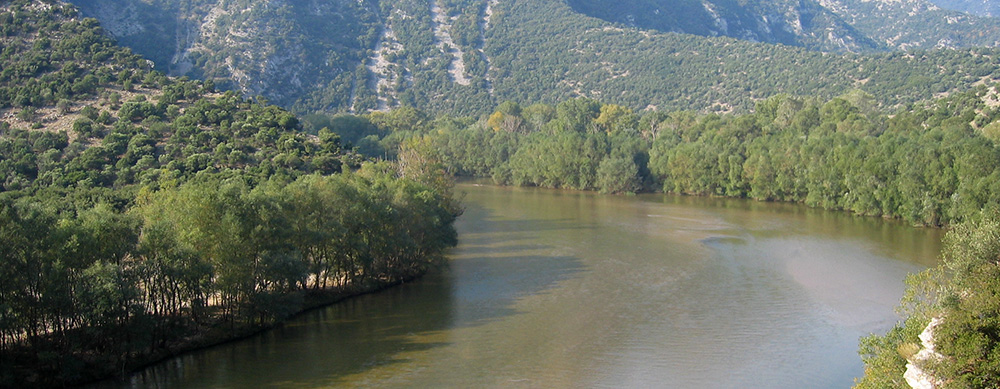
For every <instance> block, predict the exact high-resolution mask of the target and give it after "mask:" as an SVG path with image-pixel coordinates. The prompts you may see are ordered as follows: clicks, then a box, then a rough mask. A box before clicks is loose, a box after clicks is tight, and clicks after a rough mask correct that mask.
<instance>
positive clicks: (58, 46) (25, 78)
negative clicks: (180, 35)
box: [0, 1, 460, 387]
mask: <svg viewBox="0 0 1000 389" xmlns="http://www.w3.org/2000/svg"><path fill="white" fill-rule="evenodd" d="M0 20H3V21H4V23H3V24H2V32H3V36H2V37H0V42H2V43H3V47H2V52H3V55H4V62H3V67H2V68H0V69H2V70H0V77H2V78H0V113H6V115H4V116H3V118H4V120H3V121H0V247H3V250H0V280H2V282H0V359H2V360H3V363H2V365H0V386H3V387H8V386H11V387H26V386H61V385H65V384H68V383H80V382H85V381H88V380H93V379H95V378H100V377H106V376H110V375H113V374H118V373H121V372H123V371H128V370H129V369H132V368H135V367H138V366H141V365H142V364H145V363H149V362H151V361H154V360H156V359H157V358H163V357H165V356H169V355H171V354H172V353H175V352H178V351H183V350H185V349H190V348H191V347H197V346H200V345H205V344H211V343H214V342H219V341H223V340H225V339H229V338H232V337H234V336H242V335H245V334H247V333H250V332H252V331H256V330H259V329H260V328H264V327H266V326H269V325H272V324H273V323H275V322H277V321H280V320H282V319H284V318H285V317H287V316H288V315H290V314H294V313H296V312H299V311H300V310H301V309H303V308H305V307H308V306H313V305H316V304H321V303H324V302H329V301H332V300H333V299H336V298H340V297H343V296H345V295H349V294H351V293H359V292H363V291H370V290H373V289H375V288H380V287H383V286H385V285H390V284H393V283H396V282H399V281H401V280H406V279H410V278H413V277H416V276H419V275H421V274H422V273H423V272H424V271H426V270H427V269H428V268H429V267H430V266H431V265H433V264H434V263H436V262H437V261H438V260H439V259H440V257H441V255H442V252H443V250H444V249H445V248H447V247H449V246H451V245H454V244H455V239H456V236H455V231H454V229H453V228H452V221H453V220H454V219H455V218H456V217H457V215H458V214H459V213H460V209H459V207H458V205H457V204H456V203H455V202H454V200H452V198H451V193H450V189H449V188H450V186H449V182H448V180H447V179H446V178H445V176H444V175H443V173H444V172H443V171H442V169H441V168H440V167H439V163H438V162H437V159H436V157H435V155H434V154H433V152H432V151H431V150H429V149H427V148H426V147H423V146H421V145H420V144H417V143H414V144H412V145H410V146H407V147H405V148H404V151H403V152H399V153H397V154H398V161H399V162H398V163H396V164H390V163H387V162H381V163H372V162H363V161H362V159H361V158H360V156H358V155H357V154H354V153H352V152H349V151H347V152H345V151H344V150H342V149H341V145H340V138H339V136H338V135H336V134H335V133H333V132H331V131H329V130H328V129H319V130H318V131H313V133H312V134H307V133H306V132H304V131H302V128H301V125H300V124H299V121H298V119H297V118H296V117H295V116H294V115H292V114H291V113H289V112H287V111H285V110H283V109H281V108H278V107H276V106H272V105H268V104H266V103H264V102H263V101H259V100H258V101H249V100H245V99H243V98H240V97H238V96H236V94H235V93H233V92H227V93H224V94H220V93H216V92H214V86H213V85H212V83H211V82H205V83H203V82H200V81H190V80H186V79H173V78H169V77H166V76H165V75H163V74H162V73H160V72H158V71H154V70H152V69H151V68H150V66H149V65H148V64H147V62H146V61H145V60H142V59H140V57H138V56H135V55H133V54H132V53H131V52H129V51H128V50H127V49H122V48H119V47H117V46H115V45H114V44H113V42H112V41H111V40H110V39H109V38H108V37H107V35H106V34H104V33H103V31H102V30H101V28H100V27H99V26H98V24H97V22H96V21H95V20H93V19H78V18H77V16H76V12H75V10H74V9H73V8H71V7H68V6H65V5H61V4H59V3H48V2H38V1H9V2H3V3H0ZM25 127H30V128H31V129H25Z"/></svg>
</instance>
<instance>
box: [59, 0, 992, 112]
mask: <svg viewBox="0 0 1000 389" xmlns="http://www.w3.org/2000/svg"><path fill="white" fill-rule="evenodd" d="M830 1H838V2H837V3H836V4H834V3H831V2H824V3H823V4H819V3H813V2H810V1H809V0H801V1H786V0H783V1H781V2H777V3H766V4H769V5H764V4H765V3H764V2H753V1H750V2H724V1H721V0H719V1H716V2H713V3H704V2H702V3H698V2H692V1H686V2H680V3H677V4H679V5H678V6H676V7H673V8H671V7H668V6H669V5H670V4H668V2H662V1H648V2H640V1H639V0H628V1H626V2H624V3H622V4H621V5H620V6H605V7H604V8H606V9H605V10H604V12H605V13H604V14H602V18H603V19H604V20H602V19H601V18H595V17H591V16H588V15H586V14H584V13H581V11H586V12H590V13H594V12H596V11H594V10H597V9H601V8H600V7H599V6H600V5H607V4H609V3H605V2H598V1H596V0H571V1H570V2H569V3H564V2H552V1H545V0H520V1H510V0H433V1H430V0H382V1H379V2H377V3H376V2H372V1H368V0H361V1H346V0H338V1H332V2H319V1H307V2H286V1H278V0H270V1H249V0H232V1H220V0H192V1H189V2H180V1H178V0H124V1H112V0H75V1H74V2H75V3H77V4H79V5H80V7H81V9H82V12H83V14H84V15H92V16H96V17H98V18H103V19H104V20H107V21H108V22H109V23H110V25H109V27H108V30H109V31H111V32H112V33H113V34H114V35H115V36H116V37H118V38H119V39H120V41H121V42H122V43H124V44H126V45H129V46H130V47H132V48H133V49H134V50H136V51H137V52H139V53H142V54H144V55H146V56H147V57H148V58H151V59H153V60H154V61H155V62H156V64H157V67H158V68H159V69H162V70H165V71H170V72H171V73H173V74H174V75H190V76H193V77H204V78H209V79H213V80H215V81H216V84H217V85H220V86H222V87H228V88H233V89H237V90H240V91H242V92H243V93H244V94H246V95H250V96H254V95H262V96H264V97H266V98H267V99H269V100H270V101H271V102H273V103H276V104H279V105H282V106H285V107H289V108H291V109H293V110H295V111H298V112H302V113H309V112H366V111H370V110H384V109H388V108H392V107H397V106H401V105H408V106H414V107H419V108H421V109H425V110H429V111H433V112H450V113H454V114H469V113H484V112H487V111H489V110H490V109H491V108H492V107H493V106H495V105H496V104H497V103H499V102H502V101H505V100H515V101H521V102H535V101H541V102H556V101H560V100H564V99H566V98H571V97H577V96H584V97H592V98H597V99H601V100H604V101H608V102H615V103H618V104H624V105H628V106H631V107H633V108H637V109H641V108H662V109H695V110H703V111H729V110H738V111H747V110H750V109H752V107H753V104H754V102H755V101H756V100H758V99H761V98H765V97H768V96H772V95H774V94H778V93H790V94H794V95H817V96H819V97H822V98H830V97H833V96H836V95H839V94H842V93H844V92H845V91H847V90H849V89H860V90H863V91H866V92H868V93H870V94H872V95H874V96H875V98H876V100H877V102H878V103H880V104H881V105H883V106H890V107H891V106H897V105H899V104H906V103H910V102H914V101H918V100H922V99H927V98H930V97H933V96H934V95H935V94H936V93H945V92H948V91H951V90H954V89H956V88H957V89H962V88H967V87H968V86H969V85H971V84H973V83H976V82H979V81H981V80H983V79H984V77H985V78H990V77H993V75H994V73H997V75H998V76H1000V72H998V71H997V69H996V66H995V65H994V64H996V63H997V62H998V61H997V60H996V59H997V55H996V51H995V50H992V49H990V50H979V49H977V50H975V52H974V53H973V55H968V53H967V52H959V51H950V50H941V51H933V52H927V53H924V52H913V53H911V54H899V53H892V54H879V53H874V54H870V55H863V56H861V55H851V54H846V55H833V54H822V53H820V52H817V51H813V50H806V49H805V48H814V49H820V50H834V49H843V50H859V51H870V50H871V49H875V48H884V47H894V46H890V45H888V44H883V43H880V42H883V41H886V42H895V43H900V42H902V43H900V44H903V43H906V44H909V46H907V47H924V46H935V45H937V43H934V44H931V43H930V42H931V41H932V39H930V38H921V37H918V36H915V35H914V36H911V35H906V36H905V37H902V38H899V39H896V40H892V39H888V38H885V37H880V38H878V39H871V38H868V35H867V34H869V33H868V32H865V31H866V30H865V29H862V28H861V27H858V26H867V27H865V28H867V29H869V30H877V31H882V30H878V28H876V27H878V26H876V25H875V24H874V19H872V18H863V17H862V16H859V14H858V13H857V12H855V11H853V10H854V8H851V7H855V6H857V7H861V6H867V7H876V3H875V2H872V3H870V4H869V3H864V4H861V3H862V2H857V4H856V3H854V1H855V0H830ZM907 1H908V2H907V3H906V4H910V3H914V2H915V1H916V0H907ZM858 4H861V5H858ZM877 4H883V3H877ZM901 4H902V3H901ZM914 4H916V3H914ZM921 4H923V3H921ZM834 5H836V6H837V7H839V8H837V7H834V8H836V9H834V8H831V7H833V6H834ZM661 6H662V7H661ZM574 7H576V9H574ZM699 7H700V8H699ZM584 8H586V9H584ZM876 8H877V7H876ZM883 8H885V7H883ZM890 8H891V7H890ZM890 8H885V9H887V10H891V11H892V12H890V13H887V14H886V15H890V14H891V15H890V16H892V17H895V16H893V15H897V13H898V12H897V11H899V12H902V11H901V10H903V8H899V7H896V8H891V9H890ZM667 9H671V10H674V11H671V12H667V11H666V10H667ZM587 10H589V11H587ZM657 10H661V12H660V13H659V15H661V16H662V17H664V18H667V17H668V16H669V17H670V18H672V19H670V20H673V21H678V22H683V23H687V24H683V26H684V28H680V27H678V28H673V27H670V25H669V23H667V22H666V21H664V20H666V19H663V20H660V19H656V18H654V16H655V15H657V13H656V12H655V11H657ZM678 10H679V11H678ZM709 10H712V12H714V13H715V14H717V16H718V18H714V16H712V12H709ZM931 11H933V12H938V11H939V10H930V9H929V8H928V11H927V12H931ZM885 12H889V11H885ZM942 12H943V11H942ZM109 15H110V16H109ZM628 15H633V16H635V15H643V16H642V17H635V18H633V19H634V23H632V24H634V25H635V27H631V25H630V24H628V23H623V22H621V21H620V18H623V17H624V18H626V21H627V19H628V18H627V17H628ZM670 15H673V16H670ZM918 15H922V14H919V13H918ZM887 17H888V16H887ZM616 18H618V19H616ZM643 18H646V19H643ZM712 18H714V19H712ZM848 18H853V19H848ZM710 19H711V20H710ZM608 20H619V21H617V22H614V23H613V22H609V21H608ZM921 20H923V19H921ZM977 20H978V19H977ZM668 21H669V20H668ZM660 22H663V23H665V24H662V25H661V24H656V23H660ZM862 22H864V23H868V24H864V23H862ZM705 23H714V24H711V25H710V26H707V27H706V25H705ZM761 23H764V24H761ZM851 23H857V25H855V24H851ZM915 23H916V22H913V23H911V24H910V25H911V26H912V25H914V24H915ZM890 24H891V23H890ZM713 26H714V27H713ZM963 26H965V25H963ZM722 27H725V28H722ZM887 28H888V27H887ZM963 28H965V27H963ZM970 28H971V27H970ZM674 30H677V31H687V30H690V31H688V32H695V33H704V34H707V35H712V34H713V33H720V34H721V32H726V31H728V32H729V33H730V35H733V34H735V35H743V38H748V39H755V40H762V41H773V42H776V43H783V44H782V45H773V44H765V43H754V42H749V41H747V40H741V39H734V38H729V37H701V36H695V35H691V34H679V33H672V32H663V31H674ZM768 31H769V32H768ZM877 31H876V32H877ZM980 31H983V32H984V37H985V38H983V39H991V38H989V37H990V36H991V35H990V34H989V33H988V32H989V30H988V29H980ZM881 33H882V34H883V35H886V36H888V35H891V34H892V33H893V32H892V30H884V31H882V32H881ZM956 36H958V35H956ZM921 39H923V40H921ZM918 41H919V42H918ZM939 41H940V39H939V40H938V41H936V42H939ZM913 42H918V43H919V44H918V43H913ZM920 42H922V43H920ZM949 42H953V43H955V42H957V43H962V42H966V41H964V40H960V39H958V38H955V39H952V40H950V41H949ZM786 44H787V45H793V46H803V47H793V46H787V45H786ZM164 47H167V48H171V49H170V50H167V51H166V52H164V50H163V48H164ZM997 78H1000V77H997Z"/></svg>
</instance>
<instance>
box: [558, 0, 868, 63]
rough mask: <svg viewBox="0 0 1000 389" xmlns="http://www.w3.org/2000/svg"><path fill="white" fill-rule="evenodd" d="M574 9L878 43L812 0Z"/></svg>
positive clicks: (776, 35) (658, 1) (632, 20)
mask: <svg viewBox="0 0 1000 389" xmlns="http://www.w3.org/2000/svg"><path fill="white" fill-rule="evenodd" d="M567 3H568V4H569V5H570V6H571V7H573V9H574V10H576V11H578V12H580V13H583V14H586V15H591V16H594V17H597V18H599V19H603V20H606V21H610V22H614V23H621V24H624V25H627V26H629V27H636V28H641V29H652V30H658V31H670V32H682V33H689V34H694V35H701V36H728V37H733V38H737V39H743V40H749V41H755V42H766V43H781V44H786V45H792V46H803V47H807V48H809V49H814V50H820V51H851V52H858V51H872V50H876V49H881V48H882V47H881V46H880V45H879V43H877V42H875V41H874V40H872V39H870V38H868V37H867V36H865V35H863V34H861V33H860V32H858V31H856V30H855V29H854V27H852V26H850V25H849V24H847V23H845V22H844V21H843V20H841V19H840V17H839V16H837V15H836V14H834V13H833V12H831V11H830V10H827V9H826V8H824V7H823V6H821V5H820V4H819V3H816V2H815V1H808V0H781V1H766V2H765V1H758V2H736V1H731V0H714V1H703V0H686V1H675V0H652V1H649V0H625V1H621V2H618V3H617V4H615V5H614V6H612V5H611V4H609V3H608V2H607V1H606V0H568V1H567Z"/></svg>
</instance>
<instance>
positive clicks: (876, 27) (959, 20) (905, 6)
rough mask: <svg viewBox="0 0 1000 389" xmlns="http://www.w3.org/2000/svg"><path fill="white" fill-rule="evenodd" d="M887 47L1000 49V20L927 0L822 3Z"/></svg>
mask: <svg viewBox="0 0 1000 389" xmlns="http://www.w3.org/2000/svg"><path fill="white" fill-rule="evenodd" d="M821 2H822V4H823V5H824V6H825V7H826V8H827V9H830V10H832V11H833V12H835V13H837V14H838V15H839V16H840V17H841V18H843V19H844V20H845V21H847V22H848V23H850V24H851V25H852V26H854V27H855V28H857V29H858V30H859V31H861V32H863V33H864V34H866V35H867V36H869V37H871V38H872V39H874V40H877V41H879V42H882V43H883V44H885V45H886V46H887V47H891V48H895V49H902V50H909V49H932V48H941V47H944V48H961V47H972V46H990V47H995V46H998V45H1000V20H998V19H994V18H985V17H978V16H973V15H969V14H966V13H963V12H958V11H951V10H944V9H941V8H938V7H937V6H936V5H934V4H932V3H930V2H929V1H926V0H897V1H892V0H822V1H821Z"/></svg>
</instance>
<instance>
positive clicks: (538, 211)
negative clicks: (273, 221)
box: [126, 184, 941, 388]
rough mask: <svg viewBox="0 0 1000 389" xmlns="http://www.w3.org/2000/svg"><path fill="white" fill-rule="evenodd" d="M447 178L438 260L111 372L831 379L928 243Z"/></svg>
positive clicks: (359, 381)
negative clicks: (449, 191)
mask: <svg viewBox="0 0 1000 389" xmlns="http://www.w3.org/2000/svg"><path fill="white" fill-rule="evenodd" d="M459 189H460V191H463V192H466V193H467V195H466V197H465V200H464V204H465V207H466V212H465V215H463V216H462V218H461V219H460V220H459V222H458V224H457V228H458V230H459V233H460V243H459V246H458V247H457V248H455V249H454V250H453V251H452V252H451V255H450V258H451V260H450V262H449V264H448V266H447V267H445V268H443V269H441V270H440V271H436V272H432V274H430V275H429V276H427V277H425V278H424V279H423V280H420V281H418V282H414V283H411V284H407V285H403V286H401V287H397V288H393V289H390V290H388V291H385V292H382V293H378V294H374V295H368V296H363V297H360V298H356V299H352V300H349V301H347V302H345V303H341V304H337V305H334V306H331V307H329V308H325V309H321V310H317V311H314V312H310V313H307V314H305V315H302V316H300V317H298V318H296V319H295V320H293V321H291V322H289V323H287V324H285V325H284V326H282V327H281V328H279V329H276V330H274V331H269V332H267V333H265V334H263V335H261V336H257V337H254V338H251V339H248V340H245V341H241V342H236V343H232V344H228V345H224V346H220V347H216V348H212V349H208V350H203V351H199V352H195V353H191V354H187V355H184V356H182V357H179V358H176V359H173V360H170V361H167V362H165V363H162V364H160V365H157V366H154V367H152V368H149V369H146V370H144V371H142V372H139V373H137V374H135V375H133V376H132V377H131V378H129V380H128V382H127V383H126V385H131V386H138V387H148V386H154V387H181V386H183V387H251V386H252V387H324V386H345V387H358V386H364V387H370V386H376V387H389V386H392V387H397V386H404V387H428V386H430V387H441V386H447V387H484V386H486V387H622V386H627V387H650V386H655V387H675V388H704V387H713V388H742V387H778V388H802V387H820V388H822V387H830V388H843V387H847V386H850V385H851V384H852V382H853V379H854V377H857V376H860V375H861V374H862V365H861V360H860V358H859V357H858V355H857V344H858V339H859V337H861V336H864V335H867V334H868V333H871V332H883V331H885V330H887V329H888V328H890V327H891V326H892V325H893V324H894V323H895V322H896V321H897V320H898V317H897V316H896V315H895V313H894V312H893V308H894V307H895V305H896V304H897V302H898V300H899V298H900V296H902V292H903V279H904V278H905V276H906V274H907V273H911V272H916V271H919V270H921V269H923V268H925V267H927V266H930V265H933V264H934V263H935V262H936V258H937V254H938V251H939V249H940V236H941V231H939V230H934V229H917V228H911V227H908V226H905V225H901V224H899V223H895V222H887V221H884V220H881V219H874V218H863V217H855V216H851V215H849V214H845V213H839V212H828V211H821V210H815V209H809V208H806V207H803V206H799V205H791V204H775V203H758V202H751V201H744V200H729V199H710V198H694V197H677V196H668V195H652V194H650V195H639V196H602V195H597V194H593V193H582V192H574V191H559V190H547V189H536V188H507V187H493V186H479V185H473V184H464V185H460V186H459Z"/></svg>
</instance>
